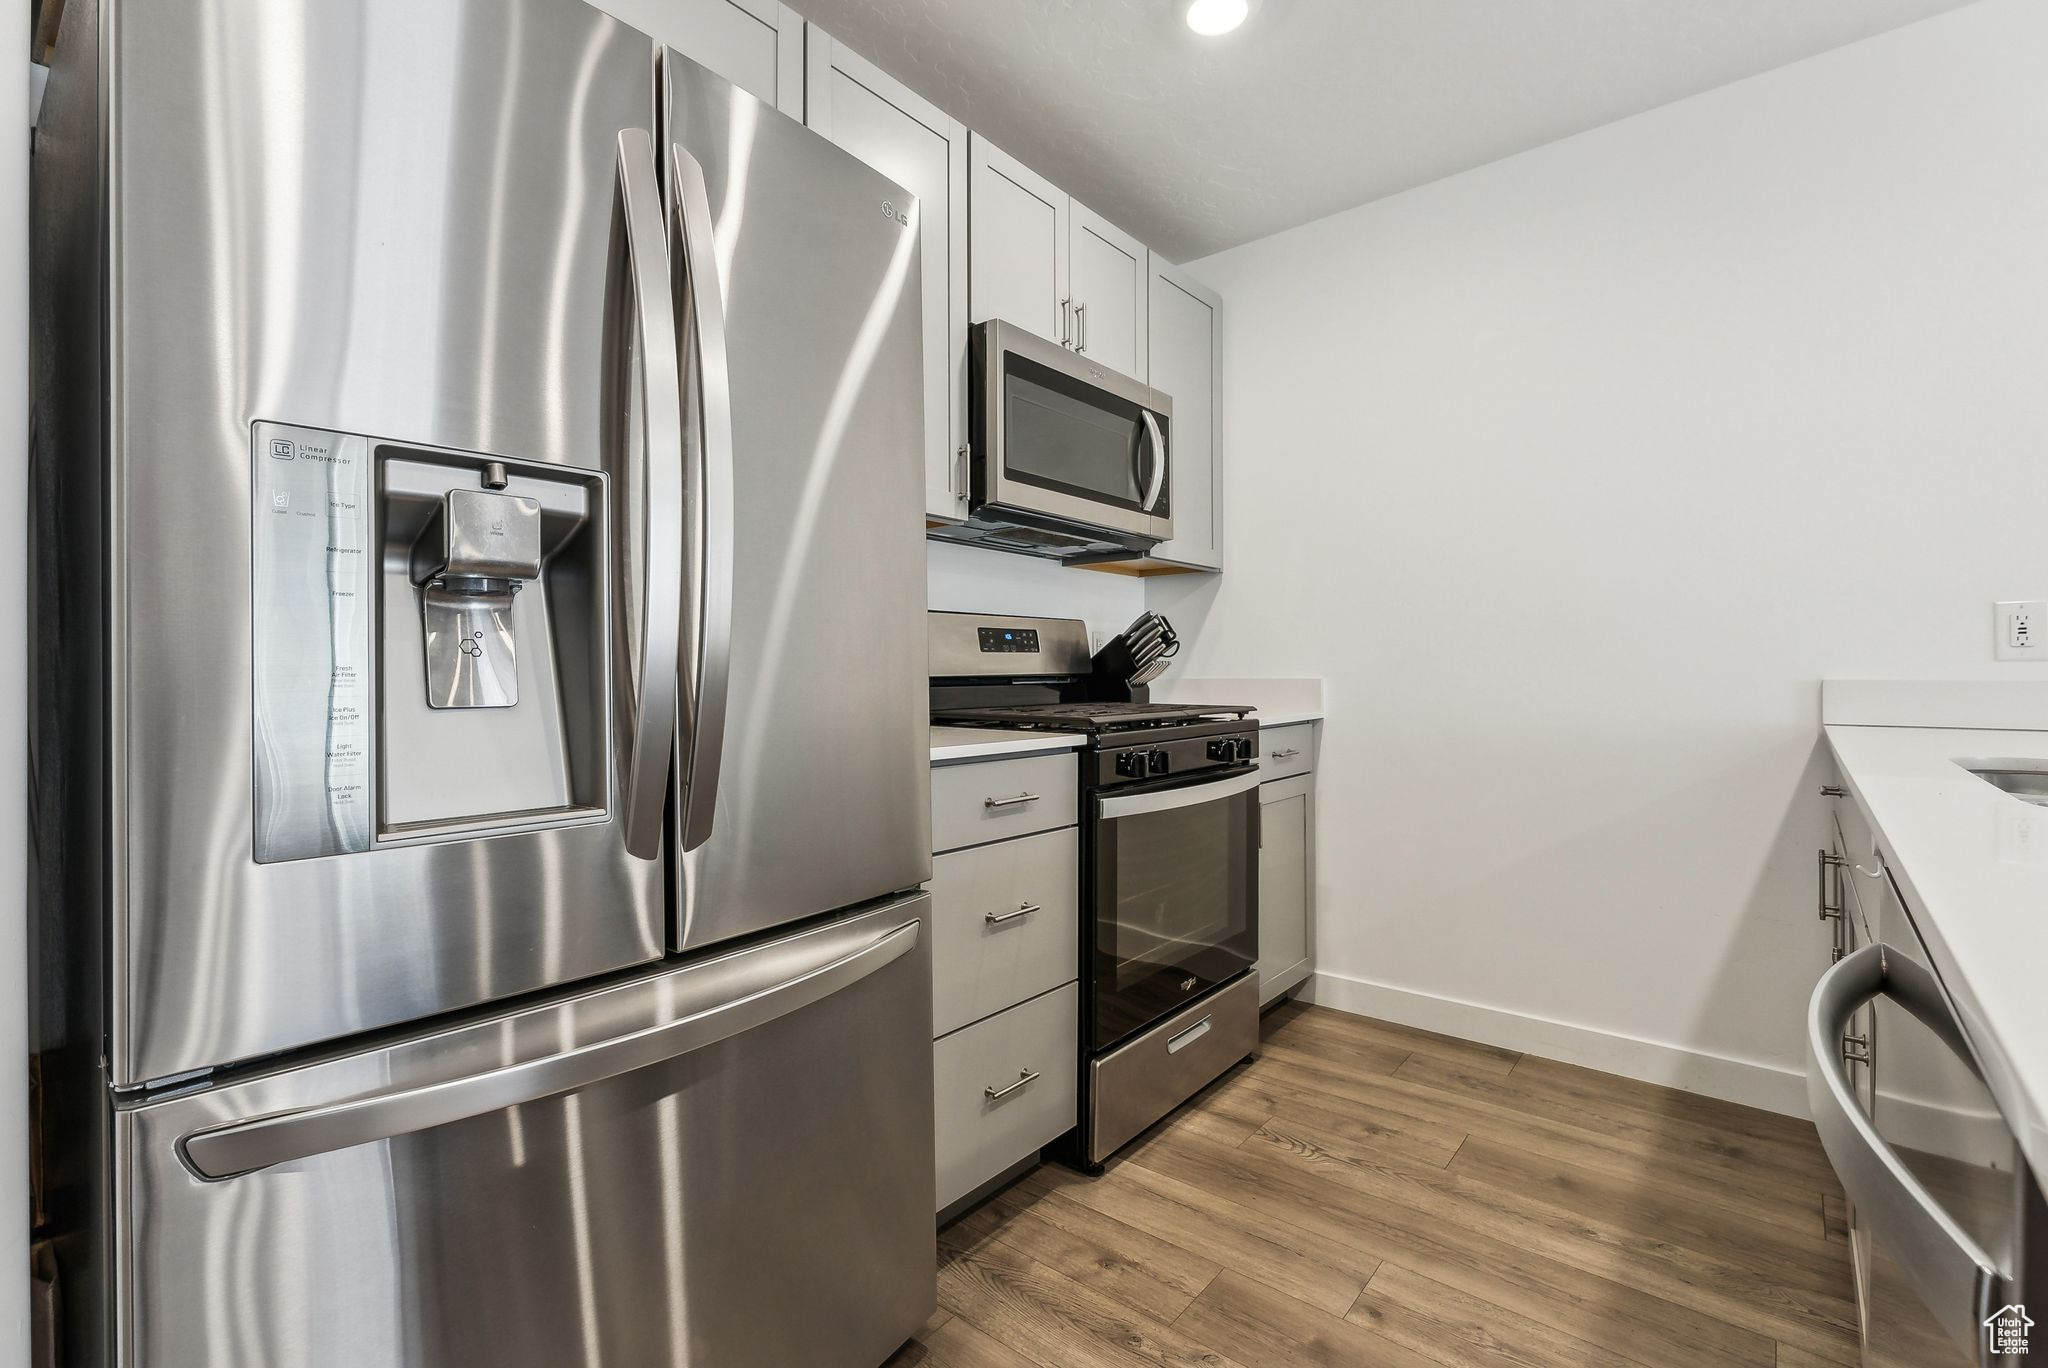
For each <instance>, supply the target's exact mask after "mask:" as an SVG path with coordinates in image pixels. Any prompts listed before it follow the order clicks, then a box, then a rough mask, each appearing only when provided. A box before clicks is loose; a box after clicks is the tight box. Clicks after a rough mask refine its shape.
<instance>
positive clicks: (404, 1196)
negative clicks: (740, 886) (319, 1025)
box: [115, 896, 935, 1368]
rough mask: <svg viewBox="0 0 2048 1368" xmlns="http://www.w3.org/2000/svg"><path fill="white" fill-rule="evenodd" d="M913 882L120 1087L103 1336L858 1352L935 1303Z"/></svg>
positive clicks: (403, 1346)
mask: <svg viewBox="0 0 2048 1368" xmlns="http://www.w3.org/2000/svg"><path fill="white" fill-rule="evenodd" d="M926 906H927V903H926V900H925V899H924V898H923V897H922V896H919V897H916V898H912V899H907V900H899V901H896V902H893V903H888V904H884V905H882V906H880V907H878V908H876V909H874V910H872V911H868V912H865V913H861V914H859V915H856V916H854V917H851V918H845V919H841V920H838V921H833V922H828V923H826V924H824V925H822V926H818V927H814V928H811V929H808V930H805V931H803V932H801V933H798V934H795V935H791V936H786V937H783V938H780V939H773V940H769V941H767V942H765V943H761V944H755V945H750V946H749V947H748V948H745V949H742V950H738V951H733V952H730V953H727V954H723V955H718V956H715V957H712V958H709V959H703V960H698V961H696V962H693V963H690V964H688V965H686V966H683V967H675V968H664V969H660V970H655V971H651V972H648V973H645V974H642V975H639V976H636V977H633V978H629V979H627V980H626V981H624V982H620V983H616V984H612V985H610V986H607V987H604V988H601V989H598V990H595V991H591V992H587V993H584V994H581V995H578V996H571V997H566V998H562V999H559V1000H556V1001H552V1002H549V1003H546V1004H544V1005H541V1006H536V1007H530V1008H527V1009H524V1010H522V1011H519V1012H515V1013H510V1014H506V1015H503V1016H497V1017H487V1018H476V1019H471V1020H469V1021H465V1022H463V1023H460V1024H457V1025H451V1026H446V1027H442V1028H439V1029H436V1030H433V1031H430V1032H426V1033H422V1034H418V1035H412V1036H408V1037H405V1038H403V1039H400V1040H397V1041H393V1042H390V1043H388V1044H384V1045H381V1046H379V1047H377V1048H374V1049H370V1050H365V1051H362V1052H359V1053H355V1054H348V1055H342V1056H338V1057H327V1058H321V1059H317V1060H315V1061H312V1062H309V1063H305V1064H300V1065H295V1066H291V1067H286V1068H281V1069H277V1070H275V1071H270V1072H265V1073H262V1074H259V1075H257V1076H255V1077H253V1078H249V1079H246V1080H244V1081H240V1082H236V1083H233V1084H230V1085H227V1086H224V1087H218V1088H212V1089H207V1090H205V1091H202V1092H198V1093H193V1094H190V1095H186V1096H179V1097H171V1098H168V1099H166V1100H163V1101H157V1102H145V1103H140V1104H135V1105H127V1106H123V1107H121V1108H120V1109H119V1110H118V1111H117V1112H116V1115H115V1145H116V1151H117V1154H118V1155H119V1157H120V1159H121V1161H122V1171H123V1172H124V1173H127V1174H129V1175H130V1177H129V1178H128V1180H127V1184H126V1185H127V1187H128V1192H127V1195H126V1200H127V1201H128V1202H129V1203H130V1204H132V1205H133V1207H134V1209H135V1210H137V1211H139V1212H144V1213H147V1219H145V1220H137V1221H134V1222H131V1223H129V1224H128V1225H127V1226H126V1227H125V1234H124V1239H123V1242H122V1244H121V1246H120V1248H119V1249H118V1251H117V1255H118V1259H119V1262H120V1265H121V1267H122V1269H123V1271H124V1278H123V1281H124V1285H125V1286H126V1287H127V1289H128V1291H127V1294H126V1295H125V1296H124V1298H123V1304H122V1318H123V1322H124V1324H125V1326H126V1330H125V1335H124V1352H123V1355H122V1357H121V1359H120V1361H121V1362H123V1363H129V1364H135V1365H138V1366H140V1365H148V1368H219V1366H220V1365H223V1364H231V1363H232V1364H241V1363H246V1364H252V1365H255V1364H261V1365H264V1368H287V1365H289V1368H365V1365H376V1368H457V1365H471V1364H490V1365H493V1368H566V1366H567V1365H577V1366H578V1368H598V1365H600V1364H606V1365H609V1364H636V1365H639V1364H662V1365H675V1366H676V1368H681V1366H682V1365H689V1366H690V1368H788V1365H791V1364H806V1365H824V1364H844V1365H860V1366H861V1368H868V1366H869V1365H873V1364H877V1363H880V1362H881V1361H882V1360H883V1359H885V1358H887V1357H888V1356H889V1354H890V1353H891V1352H892V1351H893V1350H894V1349H895V1348H896V1346H897V1344H899V1343H900V1342H901V1341H902V1339H903V1338H904V1336H905V1335H906V1334H907V1333H908V1332H909V1331H910V1330H914V1329H915V1328H916V1327H917V1326H918V1325H919V1324H920V1323H921V1322H922V1321H923V1320H924V1319H925V1318H927V1317H928V1316H929V1315H930V1314H931V1312H932V1309H933V1293H932V1282H931V1276H930V1269H931V1268H932V1266H933V1265H934V1262H935V1249H934V1243H933V1241H934V1236H933V1230H932V1224H931V1216H930V1212H931V1210H932V1202H933V1186H932V1184H933V1156H932V1146H933V1137H932V1123H931V1098H932V1074H931V1069H932V1064H931V1060H932V1055H931V1040H930V1037H931V1019H930V1005H929V997H928V989H927V984H928V982H929V974H930V965H929V939H928V936H927V934H926V923H925V915H926ZM855 1117H857V1118H859V1119H858V1122H857V1123H856V1124H847V1122H848V1119H849V1118H855ZM905 1269H923V1270H924V1276H923V1277H922V1279H919V1278H906V1277H905V1276H904V1270H905Z"/></svg>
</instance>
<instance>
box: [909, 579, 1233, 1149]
mask: <svg viewBox="0 0 2048 1368" xmlns="http://www.w3.org/2000/svg"><path fill="white" fill-rule="evenodd" d="M930 639H931V653H932V666H931V668H932V681H931V685H932V718H933V720H934V721H939V722H945V723H947V724H949V725H955V726H982V727H1007V728H1021V729H1026V730H1035V731H1058V732H1078V733H1081V734H1083V735H1085V736H1086V737H1087V742H1086V744H1085V745H1084V746H1083V748H1082V750H1081V755H1080V761H1081V763H1080V774H1081V781H1080V782H1081V812H1082V825H1081V833H1082V840H1081V849H1082V866H1081V882H1082V899H1081V902H1082V927H1081V965H1080V973H1081V985H1082V989H1081V1015H1082V1019H1081V1030H1080V1040H1081V1050H1082V1059H1081V1066H1082V1067H1081V1071H1080V1073H1081V1080H1082V1082H1081V1106H1080V1126H1079V1128H1078V1130H1077V1131H1076V1133H1075V1136H1074V1138H1073V1143H1072V1144H1071V1146H1069V1147H1068V1152H1069V1154H1070V1156H1071V1157H1072V1158H1074V1159H1075V1160H1076V1162H1078V1163H1080V1164H1082V1165H1083V1166H1085V1167H1091V1168H1092V1167H1095V1166H1098V1165H1100V1164H1101V1163H1102V1161H1103V1160H1105V1159H1106V1158H1108V1157H1109V1155H1110V1154H1112V1153H1113V1152H1114V1151H1115V1150H1117V1149H1118V1148H1119V1147H1120V1146H1122V1145H1123V1144H1124V1143H1126V1142H1127V1141H1129V1140H1130V1139H1131V1138H1132V1137H1134V1136H1136V1135H1137V1134H1138V1133H1139V1132H1140V1131H1142V1130H1144V1129H1145V1128H1146V1127H1147V1126H1149V1125H1151V1124H1152V1123H1153V1122H1154V1121H1157V1120H1158V1119H1159V1118H1160V1117H1162V1116H1164V1115H1165V1114H1166V1113H1167V1112H1169V1111H1171V1110H1173V1108H1174V1107H1176V1106H1178V1105H1180V1103H1181V1102H1183V1101H1185V1100H1186V1099H1187V1098H1188V1097H1190V1096H1191V1095H1193V1094H1194V1093H1195V1092H1196V1091H1198V1090H1199V1089H1200V1088H1202V1087H1203V1086H1204V1085H1205V1084H1207V1083H1209V1082H1210V1081H1211V1080H1212V1079H1214V1078H1215V1077H1216V1076H1217V1075H1218V1074H1220V1073H1222V1072H1223V1071H1224V1070H1225V1069H1227V1068H1229V1067H1230V1066H1231V1065H1232V1064H1234V1063H1236V1062H1237V1061H1238V1060H1240V1059H1242V1058H1244V1057H1245V1056H1246V1055H1248V1054H1250V1053H1252V1051H1253V1050H1254V1049H1255V1048H1256V1046H1257V1044H1258V983H1257V979H1256V976H1255V975H1253V974H1252V972H1251V971H1252V969H1253V968H1254V966H1255V965H1256V964H1257V962H1258V950H1259V945H1258V882H1259V867H1258V851H1259V793H1258V788H1259V770H1258V765H1257V763H1256V759H1255V757H1256V756H1257V754H1258V728H1257V726H1256V725H1255V724H1253V723H1251V722H1249V721H1247V720H1246V714H1248V713H1250V712H1251V711H1252V710H1251V709H1250V708H1248V707H1243V706H1239V705H1234V704H1233V705H1217V706H1202V705H1195V704H1185V703H1153V702H1150V701H1148V700H1147V699H1146V698H1144V697H1143V694H1144V692H1145V691H1144V689H1143V688H1142V686H1141V687H1139V688H1136V689H1132V688H1129V687H1127V686H1125V685H1124V684H1122V683H1121V682H1120V681H1119V680H1117V679H1115V678H1113V677H1106V676H1105V675H1104V673H1103V672H1102V671H1101V670H1100V669H1098V668H1097V660H1098V659H1101V658H1091V657H1090V654H1089V651H1088V632H1087V627H1086V625H1085V624H1083V623H1081V622H1079V621H1075V620H1072V619H1064V618H1016V617H996V616H986V615H978V614H971V613H933V614H932V615H931V632H930ZM1111 654H1113V653H1111V652H1105V653H1104V655H1105V656H1109V655H1111ZM1106 692H1115V693H1120V694H1125V695H1128V696H1129V697H1127V698H1121V699H1111V700H1104V699H1103V698H1102V697H1101V695H1102V694H1103V693H1106Z"/></svg>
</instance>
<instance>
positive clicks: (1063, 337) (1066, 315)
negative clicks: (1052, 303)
mask: <svg viewBox="0 0 2048 1368" xmlns="http://www.w3.org/2000/svg"><path fill="white" fill-rule="evenodd" d="M1060 345H1061V346H1062V347H1071V346H1073V345H1074V301H1073V300H1071V299H1062V300H1061V301H1060Z"/></svg>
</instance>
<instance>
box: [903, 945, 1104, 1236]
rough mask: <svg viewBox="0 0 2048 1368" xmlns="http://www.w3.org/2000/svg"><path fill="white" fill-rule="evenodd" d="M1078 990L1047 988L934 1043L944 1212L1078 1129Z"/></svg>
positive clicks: (940, 1203) (1067, 986)
mask: <svg viewBox="0 0 2048 1368" xmlns="http://www.w3.org/2000/svg"><path fill="white" fill-rule="evenodd" d="M1080 1010H1081V1004H1080V988H1079V985H1077V984H1075V983H1071V982H1070V983H1067V984H1065V985H1064V986H1062V987H1059V988H1055V989H1054V990H1053V991H1051V992H1050V993H1046V994H1044V995H1043V996H1040V997H1035V998H1033V999H1031V1000H1030V1001H1029V1002H1025V1003H1020V1004H1018V1005H1017V1006H1015V1007H1012V1008H1010V1009H1009V1010H1007V1011H1003V1012H998V1013H996V1014H995V1015H994V1016H992V1017H989V1018H988V1019H987V1020H985V1021H978V1022H976V1023H975V1024H974V1025H972V1026H968V1027H965V1028H963V1029H961V1030H958V1031H955V1032H953V1034H951V1035H949V1036H947V1037H945V1038H944V1039H943V1040H940V1041H937V1042H935V1043H934V1044H933V1046H932V1087H933V1091H934V1094H935V1096H934V1102H935V1107H934V1114H935V1117H936V1120H937V1125H938V1136H937V1139H938V1180H939V1187H938V1203H937V1209H938V1210H941V1211H943V1210H945V1209H946V1208H947V1207H949V1206H951V1205H952V1204H953V1203H955V1202H957V1201H959V1200H960V1199H961V1198H962V1197H965V1196H967V1195H968V1194H969V1193H971V1192H973V1191H974V1190H975V1189H976V1188H978V1187H980V1186H981V1185H982V1184H983V1183H986V1182H988V1181H989V1180H990V1179H991V1178H994V1177H996V1176H998V1175H999V1174H1001V1173H1002V1172H1003V1171H1004V1170H1006V1169H1008V1168H1010V1167H1011V1166H1012V1165H1014V1164H1016V1163H1018V1162H1019V1161H1020V1160H1023V1159H1027V1158H1029V1157H1030V1156H1031V1155H1032V1154H1034V1153H1036V1152H1037V1151H1038V1150H1039V1149H1040V1148H1041V1147H1042V1146H1044V1145H1046V1144H1048V1143H1050V1142H1051V1141H1053V1140H1054V1139H1056V1138H1058V1137H1059V1136H1061V1135H1063V1134H1065V1133H1066V1132H1067V1131H1070V1130H1072V1129H1073V1128H1074V1120H1075V1116H1076V1114H1077V1111H1078V1106H1079V1098H1080V1089H1079V1080H1078V1077H1077V1074H1076V1070H1077V1068H1078V1058H1077V1055H1076V1048H1075V1031H1076V1025H1075V1023H1076V1022H1077V1021H1078V1020H1079V1014H1080Z"/></svg>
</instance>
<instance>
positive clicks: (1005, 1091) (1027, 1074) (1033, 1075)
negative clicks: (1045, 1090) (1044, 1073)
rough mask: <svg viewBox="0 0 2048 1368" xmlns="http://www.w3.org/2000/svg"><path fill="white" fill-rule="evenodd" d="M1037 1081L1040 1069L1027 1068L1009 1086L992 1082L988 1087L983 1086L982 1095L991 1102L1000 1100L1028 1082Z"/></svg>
mask: <svg viewBox="0 0 2048 1368" xmlns="http://www.w3.org/2000/svg"><path fill="white" fill-rule="evenodd" d="M1037 1081H1038V1070H1036V1069H1026V1070H1024V1071H1023V1072H1022V1073H1020V1074H1018V1075H1017V1081H1016V1082H1015V1083H1012V1084H1011V1085H1010V1086H1009V1087H1007V1088H998V1087H996V1086H995V1085H994V1084H990V1085H989V1086H988V1087H986V1088H983V1089H982V1090H981V1095H982V1096H983V1097H986V1098H987V1099H988V1100H989V1101H991V1102H1000V1101H1002V1100H1003V1099H1004V1098H1006V1097H1008V1096H1009V1095H1010V1094H1011V1093H1013V1092H1015V1091H1017V1089H1019V1088H1021V1087H1023V1086H1025V1085H1026V1084H1028V1083H1036V1082H1037Z"/></svg>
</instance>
